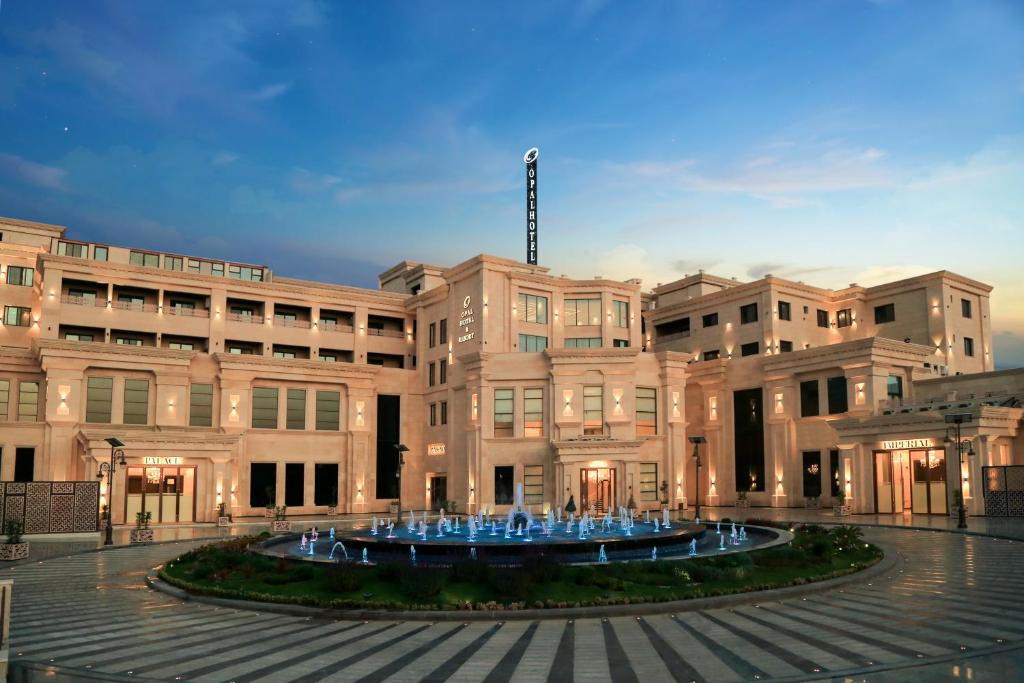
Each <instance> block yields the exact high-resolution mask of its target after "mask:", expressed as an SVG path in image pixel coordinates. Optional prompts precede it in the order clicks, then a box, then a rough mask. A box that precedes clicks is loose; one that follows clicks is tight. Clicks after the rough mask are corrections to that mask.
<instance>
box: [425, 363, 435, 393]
mask: <svg viewBox="0 0 1024 683" xmlns="http://www.w3.org/2000/svg"><path fill="white" fill-rule="evenodd" d="M436 368H437V364H436V363H427V386H428V387H432V386H434V385H435V384H437V374H436Z"/></svg>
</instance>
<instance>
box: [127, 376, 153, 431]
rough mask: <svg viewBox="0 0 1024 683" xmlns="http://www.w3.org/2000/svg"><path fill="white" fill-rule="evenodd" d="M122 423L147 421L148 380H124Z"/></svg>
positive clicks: (142, 423)
mask: <svg viewBox="0 0 1024 683" xmlns="http://www.w3.org/2000/svg"><path fill="white" fill-rule="evenodd" d="M123 422H124V424H126V425H144V424H147V423H148V422H149V380H148V379H126V380H125V381H124V420H123Z"/></svg>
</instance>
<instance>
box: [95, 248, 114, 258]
mask: <svg viewBox="0 0 1024 683" xmlns="http://www.w3.org/2000/svg"><path fill="white" fill-rule="evenodd" d="M109 253H110V251H109V250H108V249H107V248H106V247H93V248H92V258H93V260H94V261H106V260H107V257H108V255H109Z"/></svg>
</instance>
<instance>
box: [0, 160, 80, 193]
mask: <svg viewBox="0 0 1024 683" xmlns="http://www.w3.org/2000/svg"><path fill="white" fill-rule="evenodd" d="M0 174H2V175H4V176H7V177H9V178H13V179H16V180H21V181H23V182H27V183H29V184H31V185H37V186H39V187H44V188H47V189H51V190H64V189H66V188H65V186H64V178H65V176H66V175H67V172H66V171H65V170H64V169H62V168H57V167H56V166H46V165H45V164H39V163H36V162H34V161H29V160H28V159H23V158H21V157H19V156H15V155H13V154H0Z"/></svg>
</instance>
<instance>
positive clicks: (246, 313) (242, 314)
mask: <svg viewBox="0 0 1024 683" xmlns="http://www.w3.org/2000/svg"><path fill="white" fill-rule="evenodd" d="M255 312H256V311H255V310H254V309H253V307H252V306H236V305H232V306H231V307H230V308H229V309H228V313H230V314H231V315H232V316H236V317H238V318H246V319H248V318H251V317H252V316H253V314H254V313H255Z"/></svg>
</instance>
